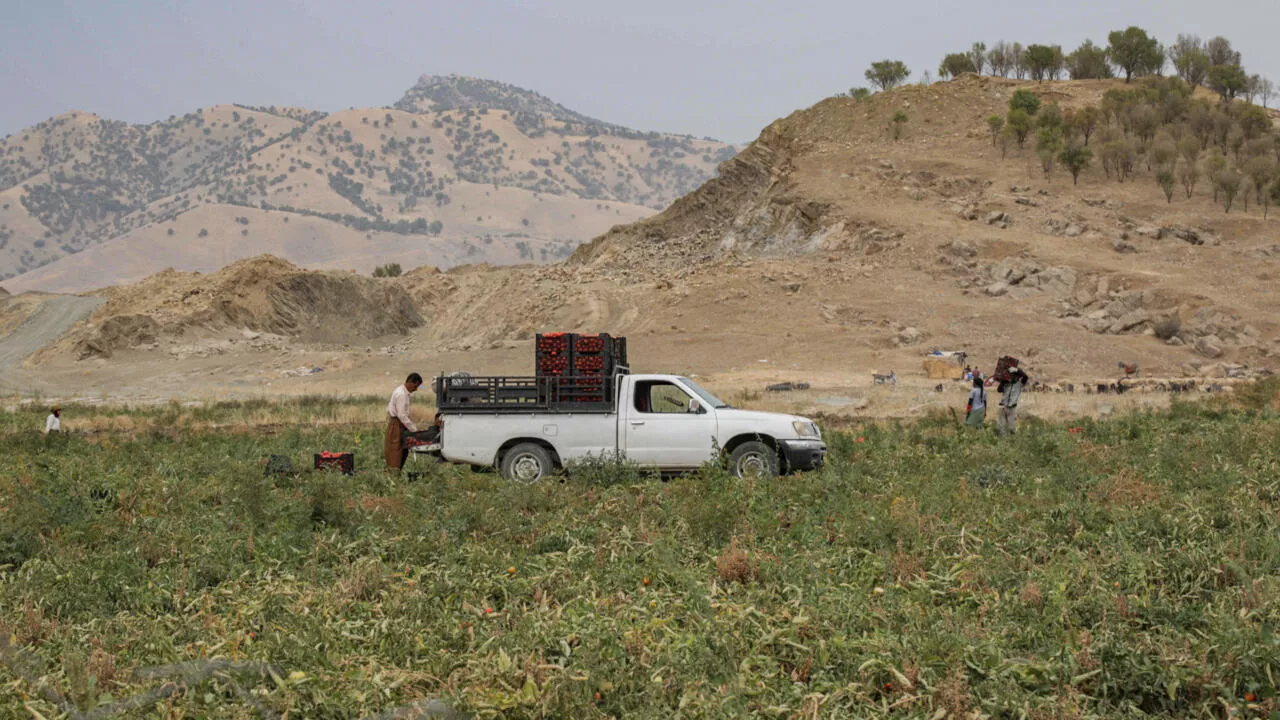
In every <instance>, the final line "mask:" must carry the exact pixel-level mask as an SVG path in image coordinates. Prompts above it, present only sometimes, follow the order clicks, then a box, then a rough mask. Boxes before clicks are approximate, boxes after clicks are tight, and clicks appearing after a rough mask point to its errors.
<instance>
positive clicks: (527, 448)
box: [502, 443, 556, 485]
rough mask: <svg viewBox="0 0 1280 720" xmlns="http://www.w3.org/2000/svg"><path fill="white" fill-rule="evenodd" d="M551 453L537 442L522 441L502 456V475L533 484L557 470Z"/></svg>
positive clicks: (512, 479)
mask: <svg viewBox="0 0 1280 720" xmlns="http://www.w3.org/2000/svg"><path fill="white" fill-rule="evenodd" d="M555 467H556V466H555V462H554V461H553V460H552V459H551V453H550V452H547V449H546V448H544V447H542V446H541V445H538V444H536V443H520V444H519V445H516V446H515V447H513V448H511V449H510V450H508V451H507V452H506V454H505V455H503V456H502V477H504V478H506V479H508V480H510V481H511V482H517V483H520V484H521V485H532V484H533V483H536V482H538V481H539V480H541V479H542V478H544V477H546V476H548V475H550V474H551V473H552V472H554V471H555Z"/></svg>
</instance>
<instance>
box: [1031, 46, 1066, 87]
mask: <svg viewBox="0 0 1280 720" xmlns="http://www.w3.org/2000/svg"><path fill="white" fill-rule="evenodd" d="M1066 62H1067V59H1066V58H1065V57H1063V55H1062V48H1061V47H1059V46H1058V45H1028V46H1027V55H1026V63H1027V70H1028V72H1029V73H1030V75H1031V79H1032V80H1036V81H1044V80H1057V79H1058V76H1059V75H1061V74H1062V70H1063V67H1064V66H1065V65H1066Z"/></svg>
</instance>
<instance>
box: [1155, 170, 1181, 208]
mask: <svg viewBox="0 0 1280 720" xmlns="http://www.w3.org/2000/svg"><path fill="white" fill-rule="evenodd" d="M1156 184H1157V185H1159V186H1160V189H1161V190H1164V197H1165V201H1166V202H1168V203H1172V202H1173V190H1174V186H1175V184H1176V181H1175V180H1174V177H1173V171H1172V170H1167V169H1166V170H1161V171H1159V172H1158V173H1156Z"/></svg>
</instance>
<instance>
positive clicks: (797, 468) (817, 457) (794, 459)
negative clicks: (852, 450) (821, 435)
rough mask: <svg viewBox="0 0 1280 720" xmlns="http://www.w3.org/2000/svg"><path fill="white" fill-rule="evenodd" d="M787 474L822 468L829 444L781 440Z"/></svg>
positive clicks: (818, 441) (812, 441)
mask: <svg viewBox="0 0 1280 720" xmlns="http://www.w3.org/2000/svg"><path fill="white" fill-rule="evenodd" d="M778 445H779V446H780V447H781V448H782V459H783V461H784V462H785V463H786V472H804V471H807V470H817V469H818V468H820V467H822V464H823V463H824V462H826V458H827V444H826V443H824V442H822V441H821V440H779V441H778Z"/></svg>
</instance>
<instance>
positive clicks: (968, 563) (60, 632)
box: [0, 380, 1280, 718]
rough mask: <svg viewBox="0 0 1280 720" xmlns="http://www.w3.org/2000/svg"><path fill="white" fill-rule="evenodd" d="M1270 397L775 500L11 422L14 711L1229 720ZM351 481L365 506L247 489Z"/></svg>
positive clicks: (979, 452)
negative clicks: (397, 474) (346, 465)
mask: <svg viewBox="0 0 1280 720" xmlns="http://www.w3.org/2000/svg"><path fill="white" fill-rule="evenodd" d="M1278 393H1280V383H1277V382H1276V381H1274V380H1273V381H1271V382H1266V383H1259V384H1257V385H1255V386H1252V387H1243V388H1240V389H1239V390H1237V392H1236V393H1235V396H1236V397H1237V399H1238V402H1239V408H1235V409H1233V408H1232V407H1230V406H1227V405H1226V404H1224V403H1216V402H1213V401H1203V402H1198V403H1178V404H1176V405H1175V406H1174V407H1173V408H1172V409H1171V410H1168V411H1161V412H1139V413H1134V414H1131V415H1123V416H1119V417H1115V418H1111V419H1106V420H1090V419H1082V420H1077V421H1074V422H1071V423H1065V424H1056V423H1045V422H1026V423H1025V426H1024V430H1023V432H1021V433H1020V434H1018V435H1017V436H1014V437H1009V438H996V437H995V435H994V433H976V434H971V433H959V432H957V431H956V429H955V428H954V427H953V426H951V425H950V424H949V423H947V422H945V421H944V422H938V421H933V420H930V421H925V422H921V423H918V424H915V425H907V426H895V425H868V426H865V427H863V428H861V429H859V430H858V431H857V432H856V434H855V435H849V434H845V433H839V432H829V433H827V441H828V444H829V446H830V447H831V449H832V452H831V455H830V456H829V462H828V465H827V467H825V468H824V469H823V470H821V471H819V472H812V473H805V474H801V475H795V476H792V477H788V478H785V479H784V480H780V481H777V482H752V481H740V480H737V479H736V478H732V477H730V476H728V475H727V474H726V473H724V472H723V471H722V470H721V469H719V468H717V467H707V468H704V469H702V470H700V471H698V472H696V473H693V474H690V475H688V476H684V477H678V478H675V479H672V480H670V481H669V482H663V481H660V480H658V479H657V478H654V477H651V476H646V475H644V474H638V473H634V472H633V471H632V470H630V469H627V468H625V467H624V468H622V469H617V470H615V469H614V468H613V467H612V465H611V464H607V465H601V466H599V467H597V468H594V469H592V470H591V473H590V474H583V475H577V474H571V475H569V476H568V477H566V478H565V479H564V482H563V483H558V482H549V483H544V484H541V485H537V486H533V487H522V486H514V485H510V484H507V483H505V482H502V481H501V480H500V479H498V478H497V477H496V476H494V475H489V474H472V473H470V472H469V471H467V470H466V469H463V468H453V467H446V468H434V467H433V468H431V469H430V470H429V471H428V472H427V475H426V477H424V478H423V479H421V480H419V481H418V482H413V483H406V482H403V481H400V480H392V479H389V478H387V477H386V476H385V475H383V474H382V472H381V470H380V468H379V467H378V464H379V463H380V457H379V455H380V449H381V428H377V427H375V426H374V425H373V423H371V422H361V423H359V424H357V425H356V426H346V425H331V424H325V423H322V422H317V421H321V420H325V421H331V420H332V413H334V412H340V411H346V410H354V411H357V412H363V413H364V414H365V415H364V416H366V417H370V418H372V417H376V416H377V415H378V413H379V412H380V411H381V402H382V401H380V400H379V399H372V400H367V401H359V402H356V403H350V404H342V403H334V402H333V401H324V400H316V401H315V403H314V405H308V406H306V407H305V408H303V407H302V406H301V405H299V404H290V405H289V406H288V407H285V408H282V410H283V413H282V414H283V415H284V416H286V417H289V418H290V419H291V420H292V421H293V422H297V423H300V424H302V425H303V427H300V428H298V429H296V430H287V431H285V432H281V433H276V434H270V433H261V432H253V431H232V430H226V429H209V428H207V427H206V428H205V429H204V430H199V429H197V428H198V427H200V425H199V424H200V423H212V422H219V423H226V422H234V421H237V420H243V417H242V414H244V413H250V412H257V411H259V410H262V411H270V410H271V407H270V406H271V403H269V402H265V401H253V403H244V404H242V405H240V406H238V407H232V406H230V405H226V406H210V407H207V408H202V409H199V410H192V409H185V408H150V409H140V410H137V411H123V410H116V409H105V408H104V409H93V408H75V407H73V408H68V412H67V415H68V422H69V423H70V422H72V421H73V419H75V418H80V421H81V422H84V421H85V420H84V418H85V416H86V415H89V414H91V413H94V412H100V413H110V414H112V417H115V418H118V419H120V420H121V421H123V420H124V419H125V418H127V419H128V420H129V421H130V423H131V424H133V425H134V426H135V427H137V428H141V427H144V426H145V423H146V422H150V421H154V422H156V423H158V424H157V425H156V427H166V428H172V427H183V428H186V429H184V430H183V431H182V434H181V437H180V438H178V437H175V436H174V434H173V433H171V432H164V433H156V434H149V433H147V432H136V431H135V432H131V431H126V430H123V429H115V430H107V431H104V432H100V433H97V434H95V436H94V437H93V438H92V440H89V439H86V438H82V437H77V436H75V435H74V434H73V435H72V436H70V437H67V438H62V439H60V440H65V441H66V442H65V444H60V445H59V444H51V443H49V442H47V441H46V439H45V438H43V437H40V436H39V435H38V434H37V433H36V432H35V431H32V430H29V429H26V428H31V427H36V426H38V425H39V424H40V423H41V422H42V414H41V413H39V412H38V411H35V410H25V409H24V410H19V411H18V412H14V413H9V412H4V413H0V431H3V432H4V435H3V437H4V443H5V448H6V453H7V458H8V462H9V463H10V464H9V468H10V470H11V472H8V473H4V474H0V497H3V498H4V502H5V512H4V513H0V564H4V565H5V566H6V567H5V569H4V570H0V572H3V576H4V582H3V583H0V607H3V608H5V609H6V610H7V611H8V612H6V613H4V614H3V615H0V631H2V636H3V638H4V644H5V645H4V647H5V649H6V652H5V653H4V654H3V657H4V658H5V659H6V662H7V661H8V660H9V659H10V658H13V657H15V655H16V653H17V652H19V651H20V652H21V653H23V654H24V656H25V657H24V658H23V661H24V662H23V663H22V669H21V670H19V669H17V667H15V665H14V664H12V663H9V664H6V662H0V676H2V677H3V681H4V683H5V685H6V688H7V692H8V693H9V696H10V697H16V698H20V699H21V704H20V705H19V706H18V708H17V710H19V711H21V713H22V716H30V717H37V716H40V717H50V718H52V717H59V716H63V715H68V714H69V713H68V712H67V711H66V708H65V707H62V706H60V704H59V703H58V702H57V701H56V699H51V698H54V697H55V696H54V693H57V694H60V695H62V696H65V697H67V698H69V699H74V700H76V701H78V702H80V703H82V705H81V707H80V708H79V710H78V711H79V712H83V713H85V714H88V713H90V712H93V708H94V706H95V705H99V704H105V703H108V702H112V701H113V700H123V699H126V698H130V697H134V696H137V695H139V694H140V693H144V692H146V691H148V690H150V689H152V688H155V687H161V686H162V683H165V682H167V681H169V680H171V679H173V678H171V677H169V676H166V677H159V678H153V677H151V676H150V675H149V673H148V672H147V670H148V669H150V668H156V667H158V666H163V667H167V668H169V669H170V670H172V668H174V667H178V664H180V663H182V664H185V665H182V666H181V667H188V666H197V665H199V664H200V663H206V662H215V663H224V665H220V666H219V667H222V668H224V671H221V672H219V673H217V675H216V676H215V677H210V676H209V675H207V674H206V675H202V676H199V677H195V678H193V677H190V676H182V677H181V678H180V679H181V686H182V691H181V692H176V693H172V694H171V695H170V696H168V697H166V699H165V700H164V701H163V703H162V704H161V705H160V707H161V708H162V710H163V713H162V714H164V715H166V716H169V715H172V716H175V717H177V716H180V717H236V718H239V717H266V716H269V715H280V716H284V715H286V714H287V716H288V717H308V718H311V717H315V718H321V717H326V718H327V717H351V718H356V717H364V716H369V715H374V714H380V715H379V716H381V717H392V716H410V715H412V713H411V712H409V711H408V710H405V709H403V708H405V706H407V705H408V704H409V703H412V702H414V701H418V700H420V699H422V698H426V697H440V696H445V697H447V699H448V701H449V702H450V704H452V705H454V706H456V707H458V708H459V709H460V710H462V711H464V712H465V713H467V714H468V715H471V716H501V717H512V718H541V717H557V718H579V717H584V718H591V717H606V716H608V717H627V718H631V717H637V718H648V717H664V718H665V717H686V716H687V717H753V716H766V715H767V716H769V717H791V716H794V717H808V716H812V710H813V709H814V708H815V707H816V703H818V702H821V711H822V712H821V713H820V716H822V717H880V716H883V715H885V714H886V713H885V708H886V707H887V706H889V705H893V704H894V703H902V704H901V705H899V706H898V707H900V708H905V707H906V706H907V705H910V709H909V711H907V712H905V713H903V715H904V717H905V716H910V717H916V716H919V717H933V716H934V715H937V714H938V713H939V711H940V710H947V711H948V717H950V716H952V715H954V716H955V717H965V716H969V715H973V714H980V715H984V716H990V717H1006V716H1007V717H1015V716H1019V715H1020V714H1022V713H1023V711H1024V710H1025V711H1026V712H1025V714H1026V715H1027V716H1029V717H1054V716H1056V715H1058V714H1061V711H1062V709H1063V708H1065V707H1070V708H1075V710H1073V712H1075V713H1077V714H1078V715H1079V716H1082V717H1128V716H1133V717H1137V716H1139V715H1138V714H1139V713H1140V714H1141V716H1145V717H1217V716H1220V715H1224V714H1223V713H1222V712H1221V709H1222V708H1223V707H1224V706H1226V705H1230V706H1232V707H1242V708H1243V707H1244V705H1243V698H1244V697H1245V695H1246V694H1253V695H1256V696H1257V700H1258V704H1262V703H1269V702H1271V701H1273V700H1274V698H1275V689H1274V688H1275V685H1274V682H1273V675H1274V668H1275V667H1276V666H1277V664H1280V648H1278V646H1277V643H1276V642H1275V637H1274V636H1275V633H1276V629H1275V627H1274V626H1275V619H1274V618H1275V613H1276V609H1277V601H1276V594H1275V592H1274V591H1273V590H1274V588H1275V586H1276V585H1277V583H1280V571H1278V570H1277V567H1278V561H1277V558H1280V540H1278V539H1277V538H1280V484H1278V483H1277V480H1276V473H1275V468H1276V466H1277V463H1280V442H1278V440H1280V417H1277V409H1278V406H1277V394H1278ZM254 403H257V404H254ZM300 408H301V409H300ZM124 426H125V424H124V423H123V422H121V423H120V424H118V425H116V427H117V428H123V427H124ZM855 436H856V437H859V438H862V441H861V442H855V441H854V437H855ZM352 447H358V448H359V450H358V451H357V455H356V458H357V474H356V475H355V476H354V477H343V476H340V475H336V474H333V473H314V472H303V473H299V474H298V475H297V476H283V477H272V478H266V477H263V472H262V466H261V465H260V464H259V459H260V458H265V457H266V456H268V455H270V454H279V455H285V456H290V457H293V458H295V459H298V458H304V457H309V455H310V453H312V452H314V451H318V450H320V449H343V448H352ZM717 560H721V561H722V562H720V563H718V562H717ZM730 560H733V561H736V562H737V563H738V569H737V570H735V568H734V567H733V566H732V565H731V563H730V562H729V561H730ZM743 569H745V571H743ZM728 578H735V579H736V581H734V580H730V579H728ZM1086 630H1087V632H1086ZM10 637H12V638H14V641H15V644H16V646H17V649H15V650H14V651H13V652H9V651H8V645H7V643H8V642H9V638H10ZM234 662H240V663H246V664H252V665H253V666H254V667H260V668H261V669H259V670H257V671H256V672H247V673H243V674H240V675H234V676H233V675H232V674H231V673H229V672H226V671H225V668H226V667H229V666H230V664H231V663H234ZM264 664H265V666H264ZM113 668H114V669H116V670H117V671H114V672H113ZM126 670H127V671H126ZM25 676H30V678H31V679H30V680H27V679H26V677H25ZM174 677H178V676H177V675H175V676H174ZM37 683H39V684H40V685H41V686H40V687H38V686H37ZM817 697H820V698H822V699H821V700H820V701H818V700H814V699H813V698H817ZM9 704H10V705H12V704H13V703H9ZM151 707H152V706H150V705H148V706H147V709H146V710H145V711H142V714H143V715H147V714H156V713H155V712H152V710H151ZM766 710H767V712H766ZM952 711H954V713H953V712H952ZM10 714H12V715H14V716H15V717H17V716H19V715H18V714H17V713H16V712H15V713H10ZM895 714H896V713H895ZM1243 716H1244V715H1242V717H1243Z"/></svg>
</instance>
